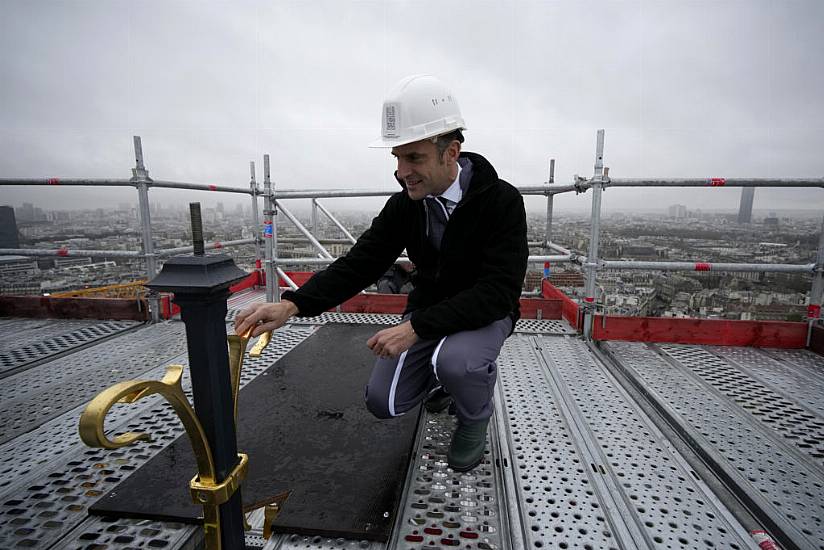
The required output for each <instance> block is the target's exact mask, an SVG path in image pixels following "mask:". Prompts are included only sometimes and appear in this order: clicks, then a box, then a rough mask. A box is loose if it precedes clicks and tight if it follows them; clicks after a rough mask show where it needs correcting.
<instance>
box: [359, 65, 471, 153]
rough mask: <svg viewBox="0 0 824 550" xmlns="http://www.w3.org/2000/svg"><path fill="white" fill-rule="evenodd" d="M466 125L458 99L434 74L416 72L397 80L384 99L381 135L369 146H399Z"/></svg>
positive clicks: (463, 127) (462, 127)
mask: <svg viewBox="0 0 824 550" xmlns="http://www.w3.org/2000/svg"><path fill="white" fill-rule="evenodd" d="M458 129H466V127H465V126H464V120H463V117H462V116H461V109H460V107H458V100H457V99H456V98H455V96H454V95H453V94H452V92H450V91H449V88H447V87H446V85H444V83H443V82H441V81H440V80H438V79H437V78H435V77H434V76H432V75H428V74H416V75H412V76H407V77H406V78H404V79H403V80H401V81H400V82H398V83H397V84H396V85H395V87H394V88H392V91H390V92H389V95H388V96H387V98H386V100H385V101H384V102H383V110H382V111H381V137H380V138H379V139H377V140H375V141H373V142H372V143H370V144H369V147H397V146H398V145H406V144H407V143H412V142H414V141H419V140H421V139H426V138H431V137H435V136H439V135H441V134H446V133H449V132H451V131H453V130H458Z"/></svg>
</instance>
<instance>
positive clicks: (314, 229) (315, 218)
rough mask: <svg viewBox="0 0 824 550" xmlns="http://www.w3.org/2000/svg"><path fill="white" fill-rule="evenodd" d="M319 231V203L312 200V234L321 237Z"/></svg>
mask: <svg viewBox="0 0 824 550" xmlns="http://www.w3.org/2000/svg"><path fill="white" fill-rule="evenodd" d="M318 229H320V228H319V227H318V203H317V200H316V199H312V234H313V235H319V233H318Z"/></svg>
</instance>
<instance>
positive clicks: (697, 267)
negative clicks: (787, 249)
mask: <svg viewBox="0 0 824 550" xmlns="http://www.w3.org/2000/svg"><path fill="white" fill-rule="evenodd" d="M598 269H599V270H602V269H608V270H611V271H618V270H622V269H637V270H645V271H729V272H760V273H771V272H772V273H814V272H815V264H732V263H712V262H636V261H623V260H617V261H613V260H602V261H600V262H598Z"/></svg>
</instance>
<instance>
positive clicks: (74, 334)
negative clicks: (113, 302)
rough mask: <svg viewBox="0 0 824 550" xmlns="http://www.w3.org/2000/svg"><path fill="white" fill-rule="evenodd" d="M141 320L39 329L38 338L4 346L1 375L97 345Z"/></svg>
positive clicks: (1, 354)
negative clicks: (53, 329)
mask: <svg viewBox="0 0 824 550" xmlns="http://www.w3.org/2000/svg"><path fill="white" fill-rule="evenodd" d="M140 324H141V323H139V322H137V321H104V322H102V323H101V322H97V323H88V324H87V326H83V327H79V328H74V329H73V330H66V331H65V332H64V330H65V329H66V328H67V327H61V329H62V330H61V331H60V332H61V334H58V335H54V334H51V335H50V334H47V333H45V331H40V335H41V338H39V339H38V340H36V341H33V342H28V343H25V344H20V343H17V344H13V345H10V346H4V349H3V350H2V351H0V379H3V378H6V377H8V376H10V375H12V374H14V373H16V372H20V371H22V370H25V369H27V368H31V367H32V366H35V365H37V364H40V363H42V362H43V361H47V360H49V359H51V358H56V357H57V356H62V355H66V354H68V353H72V352H74V351H77V350H79V349H82V348H84V347H87V346H89V345H94V344H96V343H99V342H101V341H102V340H104V339H107V338H111V337H113V336H115V335H117V334H120V333H122V332H124V331H126V330H129V329H133V328H136V327H138V326H140ZM50 332H53V331H50Z"/></svg>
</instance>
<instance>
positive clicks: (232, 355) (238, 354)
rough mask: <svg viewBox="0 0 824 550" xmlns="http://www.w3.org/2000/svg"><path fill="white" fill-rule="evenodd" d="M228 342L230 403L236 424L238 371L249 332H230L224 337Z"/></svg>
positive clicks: (238, 389) (238, 386) (241, 364)
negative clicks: (239, 333) (230, 386)
mask: <svg viewBox="0 0 824 550" xmlns="http://www.w3.org/2000/svg"><path fill="white" fill-rule="evenodd" d="M226 339H227V340H228V342H229V378H230V380H231V383H232V403H234V407H235V409H234V415H235V416H234V418H235V424H237V400H238V394H239V393H240V372H241V370H242V369H243V356H244V354H245V353H246V345H247V344H248V343H249V332H247V333H246V334H241V335H237V334H230V335H229V336H227V337H226Z"/></svg>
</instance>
